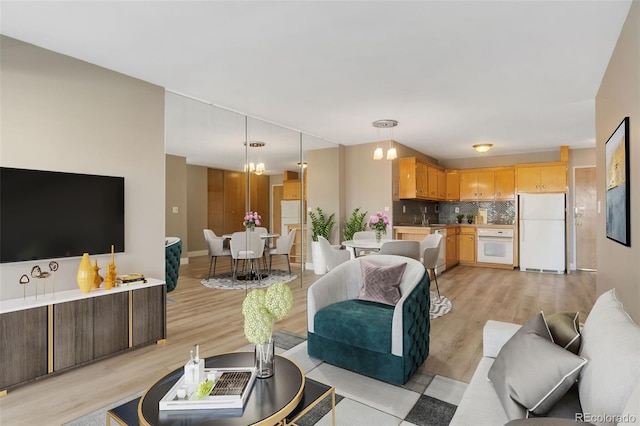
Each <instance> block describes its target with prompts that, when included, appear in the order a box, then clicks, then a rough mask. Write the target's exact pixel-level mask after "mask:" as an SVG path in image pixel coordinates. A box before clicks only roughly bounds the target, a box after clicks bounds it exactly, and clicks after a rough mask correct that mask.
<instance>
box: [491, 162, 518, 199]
mask: <svg viewBox="0 0 640 426" xmlns="http://www.w3.org/2000/svg"><path fill="white" fill-rule="evenodd" d="M494 177H495V180H494V182H495V199H496V200H514V199H515V198H516V191H515V187H516V179H515V170H514V169H512V168H509V169H505V170H496V171H495V173H494Z"/></svg>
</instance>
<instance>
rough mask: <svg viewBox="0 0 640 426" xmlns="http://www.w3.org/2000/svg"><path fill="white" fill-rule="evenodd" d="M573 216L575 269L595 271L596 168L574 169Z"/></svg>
mask: <svg viewBox="0 0 640 426" xmlns="http://www.w3.org/2000/svg"><path fill="white" fill-rule="evenodd" d="M574 184H575V186H574V202H573V206H574V208H573V215H574V224H575V241H576V269H578V270H583V271H595V270H596V267H597V265H596V229H597V228H596V226H597V225H596V219H597V218H596V214H597V196H596V168H595V167H594V166H590V167H576V168H574Z"/></svg>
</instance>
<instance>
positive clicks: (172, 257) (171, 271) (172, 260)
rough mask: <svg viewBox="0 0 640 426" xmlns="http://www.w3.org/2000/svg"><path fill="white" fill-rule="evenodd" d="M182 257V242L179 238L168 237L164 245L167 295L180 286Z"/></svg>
mask: <svg viewBox="0 0 640 426" xmlns="http://www.w3.org/2000/svg"><path fill="white" fill-rule="evenodd" d="M181 255H182V240H181V239H180V238H177V237H167V238H166V240H165V243H164V257H165V269H164V274H165V281H166V282H167V293H168V292H170V291H173V290H174V289H175V288H176V287H177V285H178V274H179V273H180V256H181Z"/></svg>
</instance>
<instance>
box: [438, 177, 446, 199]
mask: <svg viewBox="0 0 640 426" xmlns="http://www.w3.org/2000/svg"><path fill="white" fill-rule="evenodd" d="M446 198H447V175H446V173H445V172H444V170H438V200H445V199H446Z"/></svg>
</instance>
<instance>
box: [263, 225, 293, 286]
mask: <svg viewBox="0 0 640 426" xmlns="http://www.w3.org/2000/svg"><path fill="white" fill-rule="evenodd" d="M295 238H296V230H295V229H292V230H291V231H289V234H287V235H285V236H282V237H279V238H278V239H277V240H276V246H275V247H274V248H272V249H270V250H269V273H271V263H272V261H273V256H277V255H279V254H280V255H284V256H286V257H287V266H288V267H289V275H291V262H290V261H289V253H290V252H291V247H293V240H294V239H295Z"/></svg>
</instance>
